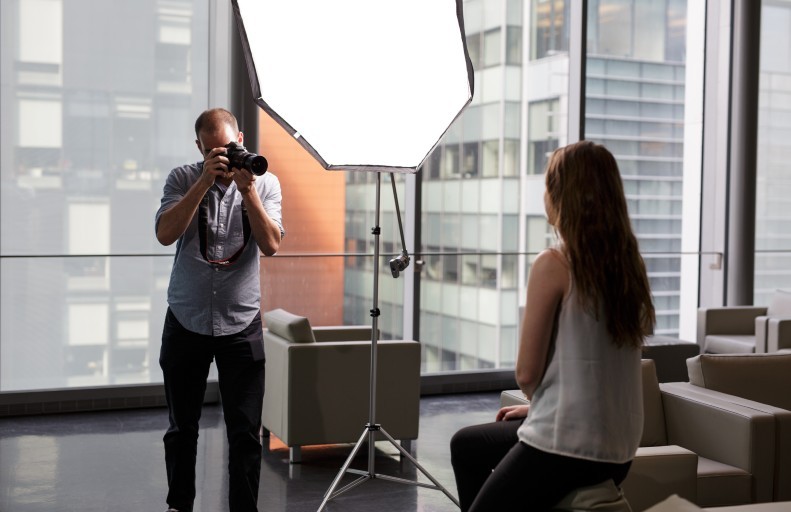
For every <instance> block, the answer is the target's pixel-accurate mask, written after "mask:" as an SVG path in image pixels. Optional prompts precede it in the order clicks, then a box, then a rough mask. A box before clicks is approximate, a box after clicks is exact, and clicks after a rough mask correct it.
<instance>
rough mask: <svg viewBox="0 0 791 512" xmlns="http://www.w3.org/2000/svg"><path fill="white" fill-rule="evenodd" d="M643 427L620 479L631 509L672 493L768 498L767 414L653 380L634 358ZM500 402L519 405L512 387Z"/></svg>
mask: <svg viewBox="0 0 791 512" xmlns="http://www.w3.org/2000/svg"><path fill="white" fill-rule="evenodd" d="M642 376H643V379H642V385H643V406H644V425H643V436H642V439H641V442H640V448H638V450H637V454H636V456H635V459H634V461H633V463H632V467H631V469H630V471H629V475H628V476H627V477H626V480H625V481H624V482H623V484H622V488H623V492H624V495H625V496H626V499H627V500H628V502H629V504H630V506H631V508H632V510H633V511H634V512H640V511H642V510H645V509H647V508H649V507H651V506H652V505H654V504H656V503H658V502H660V501H662V500H663V499H665V498H667V497H668V496H671V495H673V494H676V495H678V496H681V497H682V498H684V499H687V500H689V501H691V502H693V503H696V504H697V505H699V506H704V507H706V506H723V505H741V504H747V503H752V502H754V501H768V500H769V499H770V497H771V492H772V482H773V479H774V473H773V469H774V456H775V454H774V451H775V449H776V444H775V420H774V417H773V415H772V414H771V413H768V412H765V411H760V410H756V409H754V408H750V407H746V406H743V405H739V404H734V403H732V402H731V401H728V400H726V399H717V398H713V397H705V396H702V395H701V394H699V393H695V392H693V391H692V390H686V389H678V388H674V387H672V384H667V383H663V384H660V383H659V382H657V377H656V369H655V364H654V362H653V361H652V360H650V359H644V360H643V361H642ZM500 402H501V405H513V404H518V403H525V398H524V396H523V395H522V394H521V392H520V391H519V390H507V391H503V392H502V393H501V399H500Z"/></svg>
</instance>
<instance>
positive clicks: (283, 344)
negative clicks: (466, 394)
mask: <svg viewBox="0 0 791 512" xmlns="http://www.w3.org/2000/svg"><path fill="white" fill-rule="evenodd" d="M264 322H265V325H266V328H265V330H264V349H265V353H266V358H267V365H266V382H265V386H266V387H265V393H264V404H263V412H262V421H263V424H264V428H265V429H267V430H269V431H270V432H272V433H274V434H275V435H276V436H277V437H278V438H280V440H281V441H283V443H284V444H285V445H286V446H288V447H289V460H290V462H292V463H296V462H300V461H301V447H302V446H305V445H315V444H340V443H354V442H356V441H357V440H358V439H359V438H360V435H361V434H362V432H363V429H364V428H365V425H366V423H367V422H368V419H369V417H368V416H369V396H370V366H371V364H370V363H371V327H370V326H351V327H349V326H339V327H315V328H311V326H310V323H309V322H308V319H307V318H305V317H301V316H297V315H294V314H291V313H289V312H287V311H284V310H282V309H276V310H273V311H268V312H266V313H264ZM377 351H378V356H379V357H378V358H377V363H378V368H377V384H376V394H377V397H376V422H377V423H380V424H381V425H382V427H384V428H385V430H387V432H388V433H389V434H390V435H391V436H392V437H393V438H394V439H398V440H400V441H401V444H402V445H403V446H404V447H405V448H407V449H409V448H410V441H411V440H413V439H416V438H417V436H418V422H419V408H420V344H419V343H418V342H416V341H411V340H381V341H377Z"/></svg>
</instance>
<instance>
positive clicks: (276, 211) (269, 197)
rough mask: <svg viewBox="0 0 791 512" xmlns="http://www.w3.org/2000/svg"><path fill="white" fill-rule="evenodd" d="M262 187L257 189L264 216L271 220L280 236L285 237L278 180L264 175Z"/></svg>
mask: <svg viewBox="0 0 791 512" xmlns="http://www.w3.org/2000/svg"><path fill="white" fill-rule="evenodd" d="M264 176H265V180H264V186H263V187H261V189H259V195H260V196H261V202H262V203H263V205H264V210H266V214H267V215H268V216H269V218H270V219H272V220H273V221H274V222H275V223H276V224H277V225H278V227H279V228H280V236H281V237H284V236H286V231H285V229H283V213H282V205H281V203H282V201H283V197H282V194H281V191H280V180H279V179H277V176H275V175H274V174H270V173H266V174H265V175H264Z"/></svg>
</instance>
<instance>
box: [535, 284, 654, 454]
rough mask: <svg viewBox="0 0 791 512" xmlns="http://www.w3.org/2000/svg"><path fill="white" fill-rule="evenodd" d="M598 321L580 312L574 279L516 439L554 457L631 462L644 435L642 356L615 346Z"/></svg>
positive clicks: (603, 323)
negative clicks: (544, 367)
mask: <svg viewBox="0 0 791 512" xmlns="http://www.w3.org/2000/svg"><path fill="white" fill-rule="evenodd" d="M598 316H599V319H598V320H597V319H596V318H595V317H594V316H593V315H591V314H590V313H588V312H587V311H586V310H585V308H584V307H583V306H582V305H581V303H580V301H579V296H578V290H577V289H576V287H575V286H574V282H573V280H572V281H571V284H570V286H569V291H568V294H567V295H566V296H565V298H564V299H563V301H562V303H561V306H560V311H559V313H558V315H557V319H556V322H555V326H554V330H553V335H552V340H551V341H550V348H549V357H548V364H547V366H546V371H545V373H544V376H543V378H542V379H541V383H540V384H539V386H538V387H537V389H536V391H535V392H534V394H533V397H532V403H531V406H530V414H529V415H528V418H527V420H526V421H525V423H524V425H523V426H522V427H521V428H520V429H519V438H520V440H522V441H523V442H525V443H527V444H528V445H531V446H533V447H535V448H538V449H540V450H543V451H546V452H550V453H556V454H559V455H565V456H570V457H576V458H581V459H588V460H595V461H601V462H616V463H620V462H626V461H629V460H631V459H632V458H633V457H634V453H635V451H636V449H637V447H638V446H639V443H640V438H641V436H642V430H643V404H642V389H641V380H640V357H641V351H640V349H639V348H637V347H633V346H628V345H626V346H623V347H618V346H616V345H615V344H614V343H613V342H612V335H611V334H610V333H609V332H608V330H607V325H606V322H605V321H603V318H602V316H603V315H601V314H599V315H598Z"/></svg>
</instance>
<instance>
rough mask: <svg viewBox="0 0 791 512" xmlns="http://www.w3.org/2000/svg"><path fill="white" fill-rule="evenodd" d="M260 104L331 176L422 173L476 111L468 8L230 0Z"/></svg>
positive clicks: (445, 2) (453, 3)
mask: <svg viewBox="0 0 791 512" xmlns="http://www.w3.org/2000/svg"><path fill="white" fill-rule="evenodd" d="M232 3H233V10H234V15H235V17H236V22H237V26H238V29H239V33H240V36H241V42H242V48H243V51H244V53H245V59H246V63H247V69H248V74H249V76H250V81H251V85H252V90H253V96H254V98H255V101H256V103H257V104H258V105H259V106H260V107H261V108H262V109H264V110H265V111H266V112H267V113H268V114H269V115H271V116H272V117H273V118H274V119H275V120H276V121H277V122H278V123H279V124H280V125H281V126H282V127H283V128H284V129H286V130H287V131H288V132H289V133H290V134H292V135H293V136H294V137H295V138H296V139H297V140H298V141H299V142H300V143H301V144H302V146H303V147H304V148H305V149H307V150H308V151H309V152H310V153H311V154H312V155H313V156H314V157H315V158H316V159H317V160H318V161H319V162H320V163H321V165H323V166H324V168H325V169H333V170H334V169H344V170H362V171H386V172H407V173H414V172H416V171H417V169H418V168H419V167H420V165H421V164H422V163H423V161H424V160H425V159H426V158H427V156H428V155H429V153H430V152H431V150H432V149H433V148H434V147H435V146H436V145H437V143H438V142H439V140H440V139H441V137H442V135H443V134H444V133H445V132H446V131H447V130H448V128H449V126H450V125H451V124H452V123H453V121H454V120H455V119H456V118H457V117H458V116H459V115H460V114H461V112H462V111H463V110H464V108H465V107H466V106H467V105H468V104H469V103H470V101H471V99H472V94H473V73H472V65H471V63H470V58H469V55H468V54H467V47H466V44H465V37H464V26H463V16H462V0H398V1H397V2H385V1H381V0H232Z"/></svg>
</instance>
